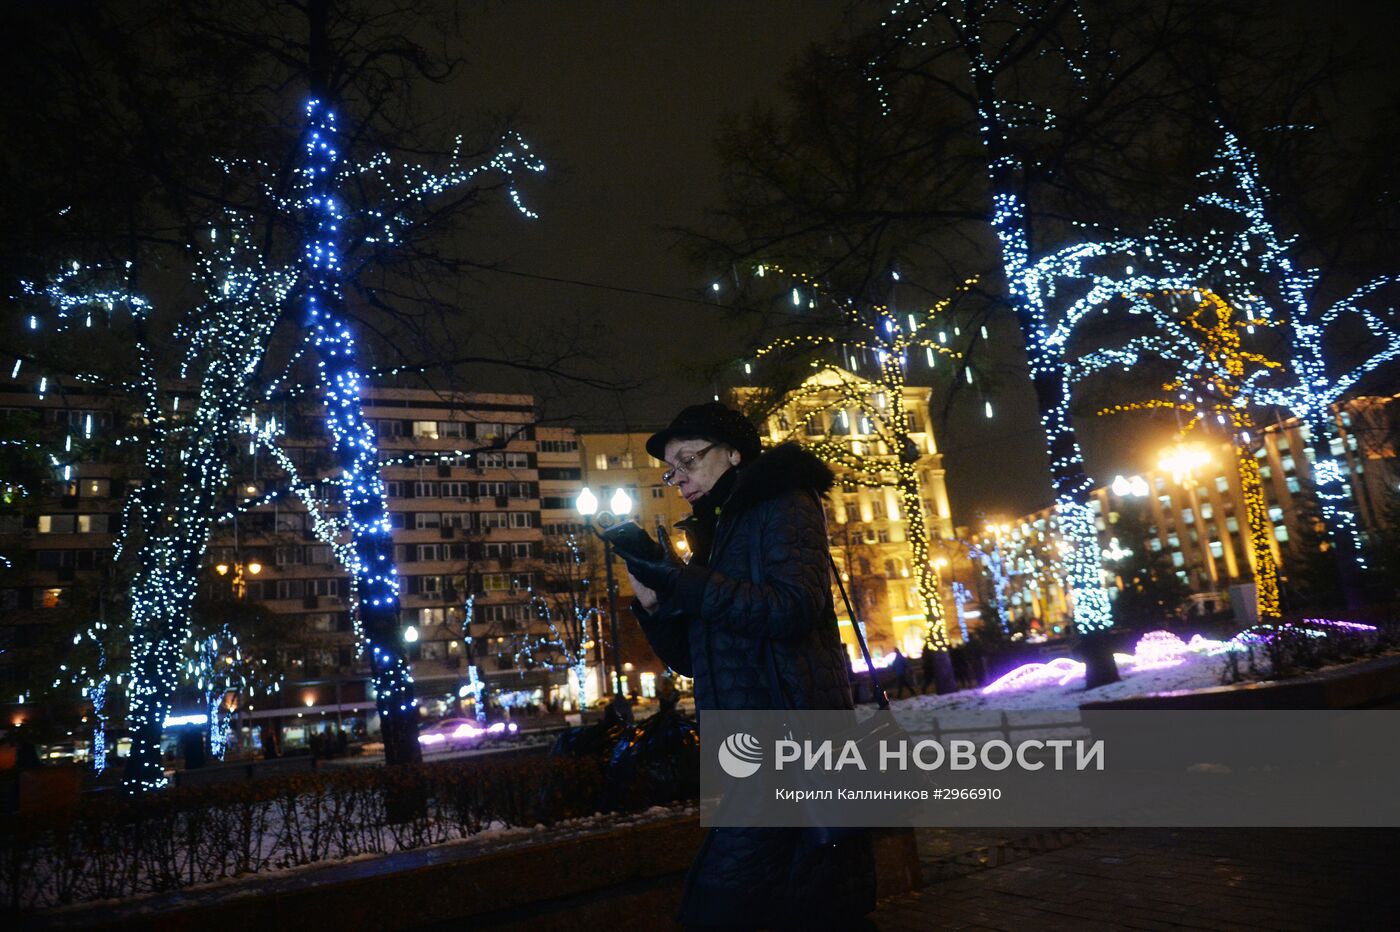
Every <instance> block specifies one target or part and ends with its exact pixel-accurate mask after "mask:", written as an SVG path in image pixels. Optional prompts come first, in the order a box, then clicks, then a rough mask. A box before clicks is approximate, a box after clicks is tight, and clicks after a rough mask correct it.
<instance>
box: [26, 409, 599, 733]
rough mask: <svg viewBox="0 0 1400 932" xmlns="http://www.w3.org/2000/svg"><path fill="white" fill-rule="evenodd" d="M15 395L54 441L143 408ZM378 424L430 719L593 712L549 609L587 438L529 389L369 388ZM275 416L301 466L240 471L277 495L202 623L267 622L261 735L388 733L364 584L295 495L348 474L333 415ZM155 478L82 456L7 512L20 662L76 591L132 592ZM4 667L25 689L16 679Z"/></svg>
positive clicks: (233, 493) (240, 521) (239, 542)
mask: <svg viewBox="0 0 1400 932" xmlns="http://www.w3.org/2000/svg"><path fill="white" fill-rule="evenodd" d="M0 390H3V391H5V395H4V396H3V398H4V400H0V419H3V420H4V421H5V422H6V424H7V425H8V428H9V433H11V434H15V435H19V434H23V433H25V432H30V433H34V434H35V435H36V436H37V435H43V436H44V437H45V438H46V439H47V440H48V442H54V441H55V440H58V441H59V442H61V440H62V434H63V433H64V432H65V431H67V432H75V433H77V435H79V436H82V435H83V433H84V432H86V433H87V434H88V435H89V436H91V435H93V434H94V433H95V432H99V431H110V430H112V429H113V428H114V426H117V425H120V424H121V423H122V422H123V419H124V418H129V417H131V416H132V414H131V413H130V412H126V411H123V410H122V408H121V399H116V400H113V399H108V398H104V397H101V396H93V397H87V396H84V395H82V394H78V393H75V392H73V391H67V392H66V393H64V394H62V395H60V394H58V393H54V394H49V395H47V396H39V395H38V394H36V393H35V392H34V391H33V387H32V386H28V385H20V384H18V383H6V384H3V385H0ZM364 413H365V417H366V418H367V419H368V420H369V421H370V422H371V424H372V426H373V427H374V429H375V431H376V433H377V437H378V443H379V449H380V457H381V462H382V463H384V466H383V468H382V476H383V479H384V483H385V491H386V498H387V506H388V511H389V518H390V522H391V525H392V528H393V537H394V546H395V560H396V563H397V566H398V572H399V577H400V584H401V606H402V610H401V615H400V622H401V627H402V632H403V637H404V643H405V649H406V652H407V654H408V657H409V659H410V662H411V666H412V672H413V677H414V680H415V683H416V691H417V694H418V696H419V699H420V702H421V704H422V705H423V707H424V709H425V714H428V715H432V716H436V715H444V714H473V713H475V712H476V710H477V709H476V706H477V703H478V702H480V703H481V704H482V707H483V708H484V709H486V710H488V711H489V712H490V714H493V715H496V714H503V713H504V709H507V708H511V707H519V706H523V705H536V706H540V707H551V708H555V709H559V710H564V711H567V710H571V709H575V708H577V707H578V706H579V704H580V703H581V702H583V701H584V700H585V699H586V698H587V697H586V696H584V695H581V694H580V693H581V690H580V688H579V684H578V683H577V681H576V680H577V678H576V677H572V678H571V676H570V670H569V665H568V664H567V663H564V662H562V660H563V656H562V653H561V651H559V650H554V649H551V644H552V642H554V641H557V640H558V638H557V637H556V633H557V630H558V626H555V625H551V624H550V619H549V618H548V617H546V615H545V614H544V613H542V611H541V610H540V607H539V603H540V601H541V600H542V599H543V597H544V596H546V595H548V594H549V593H550V591H551V589H552V588H555V587H557V584H558V580H557V574H556V572H555V569H556V567H554V566H553V565H552V564H551V563H550V562H549V561H548V560H547V559H546V552H547V549H548V548H547V541H552V540H555V539H558V538H560V537H563V536H567V535H568V534H573V533H576V532H577V531H578V530H579V528H578V525H577V521H578V519H577V516H576V515H575V514H572V513H571V510H570V509H571V506H572V501H573V499H574V498H576V497H577V490H578V489H579V488H581V478H582V466H581V463H580V460H579V452H578V449H579V446H578V441H577V438H576V437H574V436H573V435H572V434H571V433H570V432H568V431H564V430H559V429H545V428H537V427H536V425H535V405H534V399H533V398H532V397H531V396H528V395H504V394H488V393H470V394H463V393H450V392H437V391H426V390H419V389H398V388H377V389H371V390H369V391H367V393H366V395H365V398H364ZM263 416H264V417H266V416H275V417H277V419H278V421H279V422H280V424H281V425H282V430H283V431H284V434H283V437H282V442H281V447H282V449H283V451H284V453H285V455H284V456H283V457H279V458H274V459H269V458H267V457H266V456H265V455H263V454H261V453H258V452H254V453H240V455H239V456H238V458H237V459H236V460H235V462H234V464H233V467H232V477H233V488H232V489H230V497H231V499H236V500H245V499H250V498H251V499H260V500H263V501H264V502H265V503H264V504H261V505H258V506H257V507H254V508H251V509H250V510H247V511H243V512H241V513H239V514H238V515H237V516H236V518H234V519H233V520H230V521H228V522H226V523H224V524H223V525H221V526H220V527H219V528H218V529H217V530H216V531H215V533H214V536H213V538H212V539H211V542H210V546H209V548H208V551H207V554H206V558H205V567H204V571H203V574H202V577H201V581H200V587H201V595H200V599H199V600H198V602H197V609H196V611H197V612H200V613H204V614H207V615H209V616H220V615H227V614H229V613H230V609H228V608H227V607H221V606H227V605H229V604H231V603H232V604H236V605H237V606H241V607H240V608H238V610H237V612H235V614H237V613H241V614H242V615H244V616H248V617H249V618H252V621H250V622H249V623H255V624H256V625H257V631H258V632H259V633H261V635H262V637H261V638H257V639H253V640H250V641H249V642H248V645H249V649H250V650H253V651H258V650H263V651H264V652H265V653H266V654H267V656H266V660H267V662H268V664H269V665H270V666H271V667H273V668H274V669H276V670H279V671H280V672H281V673H282V675H283V683H282V687H281V689H280V690H278V691H276V692H274V693H272V694H269V695H259V696H256V697H244V698H243V700H242V704H241V707H240V708H239V709H238V723H239V725H240V726H241V727H242V729H243V737H244V739H245V740H247V741H250V742H261V741H262V740H273V737H272V736H273V734H275V735H276V736H278V737H280V738H281V740H283V741H285V742H287V743H289V744H291V745H293V746H295V745H296V744H299V743H301V742H304V741H307V740H309V739H310V738H311V736H312V735H313V734H315V733H316V732H318V731H326V730H331V729H337V728H343V729H346V730H349V731H356V732H365V733H370V732H373V731H375V730H376V729H377V716H376V715H375V712H374V707H375V699H374V695H373V692H372V689H371V687H370V684H369V676H368V667H367V664H366V663H365V662H364V659H363V658H362V657H361V656H360V650H359V648H360V644H359V638H358V636H357V634H356V632H355V631H354V622H353V618H352V612H351V604H350V600H351V596H352V593H351V587H350V580H349V578H348V577H347V574H346V571H345V569H344V567H343V566H342V565H341V564H340V563H339V562H338V561H337V559H336V557H335V552H334V548H333V547H332V545H331V543H332V542H330V541H327V540H325V539H323V535H321V534H318V533H317V529H316V527H315V521H314V520H313V519H312V516H311V515H310V514H309V513H308V512H307V509H306V508H305V507H304V506H303V505H302V504H301V503H300V502H299V501H298V500H297V499H296V498H295V497H294V496H282V495H279V494H278V490H279V489H284V488H285V487H286V486H287V485H288V480H289V478H290V477H289V472H294V473H296V474H297V475H298V476H300V477H301V478H302V479H303V480H305V479H313V480H314V479H317V478H326V477H328V476H330V474H331V473H330V466H331V463H330V457H329V452H328V443H327V438H326V434H325V425H324V422H323V420H322V419H321V417H320V415H319V412H318V410H317V407H316V406H315V405H308V406H306V407H305V409H298V408H297V407H296V406H294V405H288V406H282V407H279V409H278V410H276V411H269V412H263ZM541 432H542V433H543V436H541ZM140 475H141V473H140V467H139V464H138V463H128V462H121V461H102V462H83V463H81V464H80V465H78V466H77V467H75V468H73V469H71V470H70V475H69V476H68V477H66V478H64V479H62V480H61V481H59V482H58V483H56V484H54V485H53V486H52V488H51V491H52V494H51V495H47V496H43V497H39V498H37V499H35V498H31V499H30V501H31V502H32V503H33V504H32V505H31V506H30V507H28V508H27V509H26V513H23V514H21V513H18V512H15V513H10V514H5V515H0V545H3V548H4V554H5V555H6V558H7V560H8V561H9V563H10V565H9V566H6V567H3V568H2V569H3V573H0V608H3V612H0V640H3V642H4V644H5V645H7V653H8V654H9V658H7V659H19V658H22V657H24V656H26V655H27V654H26V651H28V650H29V649H30V648H34V649H38V648H39V647H41V646H42V645H43V644H45V643H46V638H47V635H46V632H52V631H54V630H58V628H59V627H61V626H60V625H57V624H56V622H58V621H60V619H66V616H67V615H68V614H71V613H72V612H73V611H75V610H77V609H75V606H76V605H77V604H78V603H79V601H80V600H79V599H78V598H76V596H77V595H78V594H80V593H88V592H91V591H100V590H101V589H102V587H103V586H107V587H111V586H113V585H115V582H114V578H113V576H112V568H113V565H112V560H113V557H112V554H113V548H114V544H115V543H116V541H117V535H118V533H119V531H120V521H121V511H122V506H123V502H124V499H125V496H126V493H127V490H128V489H130V488H131V487H133V486H134V485H136V484H139V482H140V481H141V480H140ZM45 481H46V482H49V481H51V479H45ZM109 595H110V593H109ZM87 601H88V602H90V601H91V600H90V599H88V600H87ZM85 604H86V603H85ZM251 607H256V612H253V613H251V614H250V612H249V611H247V610H246V608H251ZM71 621H72V620H71V619H67V622H68V623H71ZM554 646H557V645H554ZM573 646H577V645H573ZM595 666H596V663H595ZM0 668H4V669H5V676H6V679H7V684H6V685H7V686H12V687H13V688H11V689H10V690H9V691H10V692H14V693H18V691H19V690H20V689H22V688H23V687H22V686H21V685H20V681H19V680H17V679H15V678H14V676H11V675H10V674H11V673H13V672H14V671H13V668H9V667H8V665H3V664H0ZM592 676H593V678H594V679H599V677H598V676H597V675H596V673H595V674H593V675H592ZM585 691H586V686H585ZM7 698H8V697H7ZM10 702H11V705H12V706H14V705H18V704H17V703H14V700H13V699H11V700H10ZM26 714H28V713H26V712H25V711H23V710H20V711H17V712H16V711H12V712H11V716H12V718H13V717H14V716H19V717H20V718H21V719H22V718H23V717H24V715H26Z"/></svg>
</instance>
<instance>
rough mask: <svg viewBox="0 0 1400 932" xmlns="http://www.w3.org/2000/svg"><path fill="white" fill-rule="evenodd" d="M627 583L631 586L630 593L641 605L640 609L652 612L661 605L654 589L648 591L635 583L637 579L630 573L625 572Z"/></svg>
mask: <svg viewBox="0 0 1400 932" xmlns="http://www.w3.org/2000/svg"><path fill="white" fill-rule="evenodd" d="M627 582H628V583H630V584H631V586H632V592H633V594H635V595H636V596H637V601H638V602H640V603H641V604H642V608H643V609H645V610H646V611H647V612H654V611H656V609H657V608H658V607H659V606H660V605H661V599H660V598H658V597H657V595H656V590H655V589H648V588H647V587H646V586H643V585H642V584H641V583H639V582H637V577H635V576H633V575H632V571H631V570H628V571H627Z"/></svg>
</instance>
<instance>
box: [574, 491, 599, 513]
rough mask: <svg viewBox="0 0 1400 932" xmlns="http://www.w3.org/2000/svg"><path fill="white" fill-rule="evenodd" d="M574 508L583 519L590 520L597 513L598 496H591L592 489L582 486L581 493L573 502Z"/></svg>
mask: <svg viewBox="0 0 1400 932" xmlns="http://www.w3.org/2000/svg"><path fill="white" fill-rule="evenodd" d="M574 507H575V508H576V509H578V513H579V514H581V515H583V516H584V517H585V518H591V517H593V516H594V515H595V514H597V513H598V496H596V495H594V494H593V490H592V489H590V488H588V487H587V486H584V487H583V491H582V492H580V493H579V495H578V498H577V499H575V500H574Z"/></svg>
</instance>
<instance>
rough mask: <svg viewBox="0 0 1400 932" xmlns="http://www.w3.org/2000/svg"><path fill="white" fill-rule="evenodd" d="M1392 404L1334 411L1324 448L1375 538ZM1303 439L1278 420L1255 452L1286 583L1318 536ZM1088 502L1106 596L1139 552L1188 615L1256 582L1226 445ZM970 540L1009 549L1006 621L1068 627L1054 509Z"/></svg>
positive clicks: (1124, 480) (1384, 504) (1391, 441)
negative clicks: (1185, 593) (1163, 572)
mask: <svg viewBox="0 0 1400 932" xmlns="http://www.w3.org/2000/svg"><path fill="white" fill-rule="evenodd" d="M1396 401H1397V399H1396V398H1385V397H1363V398H1358V399H1355V400H1353V401H1351V402H1348V403H1347V404H1346V405H1345V406H1344V407H1343V408H1342V409H1341V410H1340V411H1339V412H1338V414H1337V425H1338V431H1339V436H1338V438H1337V439H1336V440H1334V442H1333V449H1332V451H1331V452H1332V454H1333V455H1335V456H1337V457H1339V458H1340V459H1342V460H1343V461H1344V463H1345V464H1346V467H1347V471H1348V475H1349V476H1350V479H1351V489H1352V495H1353V507H1354V508H1355V512H1356V515H1357V517H1358V520H1359V522H1360V525H1361V527H1362V529H1363V533H1374V531H1375V530H1376V529H1378V528H1379V527H1380V526H1381V525H1382V524H1383V523H1384V522H1385V521H1386V515H1387V509H1388V505H1389V503H1390V502H1393V501H1394V496H1395V495H1396V490H1397V483H1400V468H1397V463H1400V460H1397V458H1396V449H1395V443H1396V437H1397V432H1396V430H1395V423H1394V422H1395V418H1396V416H1397V414H1400V404H1396ZM1307 439H1308V435H1307V427H1306V425H1301V424H1299V423H1298V422H1296V421H1284V422H1280V423H1277V424H1274V425H1270V426H1269V427H1268V428H1266V429H1264V430H1263V431H1261V432H1260V433H1259V436H1258V437H1257V441H1258V442H1257V445H1256V449H1255V454H1254V455H1255V458H1256V459H1257V460H1258V463H1259V473H1260V478H1261V480H1262V482H1263V491H1264V497H1265V502H1266V505H1267V508H1268V515H1269V519H1270V521H1271V523H1272V530H1271V539H1270V543H1269V546H1270V550H1271V551H1272V552H1273V556H1274V559H1275V560H1276V561H1277V562H1278V564H1279V567H1280V573H1281V574H1282V575H1283V577H1285V581H1286V577H1287V575H1288V571H1289V567H1290V565H1292V566H1296V565H1298V563H1299V561H1300V559H1301V557H1302V554H1301V553H1300V547H1303V546H1307V541H1309V540H1311V539H1313V538H1314V537H1315V534H1316V529H1315V528H1313V527H1308V525H1309V524H1311V523H1313V522H1314V521H1315V516H1314V512H1313V510H1312V509H1311V507H1310V504H1309V501H1308V497H1307V493H1308V490H1309V488H1310V487H1311V485H1312V481H1313V464H1312V460H1311V458H1310V457H1309V456H1308V455H1307V452H1308V451H1307V447H1306V442H1307ZM1090 505H1091V507H1092V508H1093V510H1094V513H1095V515H1096V519H1097V522H1098V528H1099V535H1100V541H1099V542H1100V545H1101V546H1102V548H1103V557H1104V563H1105V566H1106V567H1107V568H1108V569H1107V572H1108V578H1107V579H1106V584H1107V585H1108V586H1109V588H1110V594H1114V593H1115V592H1116V590H1117V589H1120V588H1121V580H1119V579H1117V578H1116V574H1115V573H1114V572H1113V569H1114V567H1115V565H1116V564H1120V563H1122V562H1123V561H1124V560H1126V559H1127V558H1128V557H1129V556H1130V555H1131V551H1132V550H1134V549H1136V548H1139V547H1145V548H1147V550H1149V551H1151V552H1152V553H1154V554H1160V555H1161V557H1162V559H1163V560H1164V561H1165V562H1166V564H1167V566H1168V567H1169V568H1170V571H1171V572H1173V573H1175V575H1176V576H1177V578H1178V579H1179V580H1180V581H1181V582H1182V583H1183V584H1184V585H1185V586H1186V587H1188V588H1189V589H1190V591H1191V593H1192V595H1191V600H1190V610H1193V611H1200V612H1213V611H1219V610H1222V609H1224V608H1225V607H1226V606H1227V605H1230V604H1231V602H1232V598H1231V589H1232V587H1239V586H1248V584H1249V583H1250V581H1251V580H1252V579H1253V575H1254V553H1253V550H1252V548H1251V546H1250V538H1249V528H1248V525H1247V521H1246V508H1245V497H1244V490H1243V489H1242V488H1241V486H1240V480H1239V474H1238V471H1237V469H1236V468H1235V461H1234V452H1233V448H1232V446H1231V444H1230V442H1229V441H1228V440H1223V439H1222V440H1218V441H1216V442H1214V443H1210V444H1205V443H1202V444H1194V445H1190V446H1187V447H1183V448H1174V449H1172V450H1170V451H1165V452H1164V455H1163V457H1162V459H1161V460H1160V464H1159V466H1158V468H1156V469H1152V470H1148V471H1146V472H1144V473H1142V474H1141V475H1136V476H1119V477H1116V478H1115V480H1114V481H1113V482H1111V483H1109V484H1107V485H1104V486H1101V487H1099V488H1096V489H1094V491H1093V493H1092V500H1091V502H1090ZM1125 519H1127V520H1125ZM1125 526H1127V527H1134V528H1140V529H1141V532H1140V534H1136V533H1135V534H1133V535H1132V537H1131V539H1130V537H1129V535H1127V534H1125V533H1124V532H1123V530H1122V528H1123V527H1125ZM974 539H975V540H976V541H977V542H978V543H979V544H980V545H982V546H983V547H984V548H985V549H987V550H988V551H991V550H992V549H993V548H994V547H998V546H999V547H1001V548H1002V549H1003V550H1004V552H1005V554H1006V560H1005V563H1006V565H1007V567H1008V571H1009V576H1010V578H1009V582H1008V586H1007V588H1008V593H1007V603H1008V610H1009V612H1010V617H1011V619H1013V620H1014V621H1016V622H1018V623H1023V624H1031V625H1034V626H1035V627H1037V628H1043V629H1044V630H1045V631H1046V632H1047V633H1052V634H1053V633H1055V630H1056V629H1057V628H1058V629H1061V630H1065V629H1067V626H1068V625H1069V623H1070V622H1069V618H1070V609H1071V606H1070V604H1069V602H1068V599H1067V596H1066V591H1065V587H1064V585H1063V582H1062V579H1061V575H1060V572H1059V560H1058V556H1057V555H1058V553H1059V552H1060V548H1061V547H1062V546H1063V545H1062V543H1061V539H1060V536H1059V532H1058V529H1057V527H1056V522H1055V515H1054V511H1053V509H1050V508H1047V509H1043V510H1041V511H1038V512H1035V513H1033V514H1029V515H1025V516H1022V517H1020V518H1017V519H1015V520H1011V521H1007V522H1003V523H1000V524H993V525H992V526H990V527H988V528H986V529H983V530H981V531H980V532H979V533H978V534H976V535H974ZM1250 591H1251V590H1249V589H1245V590H1236V592H1237V594H1236V596H1235V598H1234V600H1233V601H1238V602H1241V603H1247V602H1248V597H1247V596H1248V593H1249V592H1250ZM1285 598H1287V586H1285ZM1234 608H1235V610H1236V613H1237V615H1238V614H1239V613H1240V612H1241V611H1245V613H1246V615H1247V613H1248V612H1247V608H1246V606H1245V605H1244V604H1241V605H1235V606H1234ZM1286 608H1287V605H1286V604H1285V609H1286Z"/></svg>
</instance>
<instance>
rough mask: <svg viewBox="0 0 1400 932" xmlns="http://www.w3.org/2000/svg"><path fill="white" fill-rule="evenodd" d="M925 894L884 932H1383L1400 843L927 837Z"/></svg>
mask: <svg viewBox="0 0 1400 932" xmlns="http://www.w3.org/2000/svg"><path fill="white" fill-rule="evenodd" d="M919 841H920V852H921V855H922V859H923V861H924V877H925V881H926V883H927V885H926V886H925V887H924V888H923V889H922V890H919V891H916V892H914V893H909V894H904V895H902V896H897V897H891V898H889V899H887V900H884V901H883V902H881V904H880V906H879V908H878V910H877V911H876V913H875V915H874V919H875V921H876V922H877V923H878V925H879V927H880V929H881V930H882V932H895V930H905V929H908V930H913V929H918V930H931V929H938V930H943V929H999V930H1000V929H1004V930H1016V932H1026V930H1041V929H1050V930H1053V929H1065V930H1075V932H1093V930H1111V929H1177V930H1179V929H1211V930H1241V932H1244V930H1255V929H1272V930H1298V932H1307V930H1314V929H1347V930H1364V929H1389V928H1395V927H1396V924H1397V919H1396V910H1397V908H1398V907H1400V883H1397V880H1396V878H1397V872H1396V868H1397V867H1400V830H1390V829H1111V830H1096V831H1089V830H1085V831H1062V832H1039V833H1035V834H1029V835H1027V834H1024V833H1017V832H1015V831H1012V830H999V831H998V830H988V831H986V832H982V833H978V832H972V831H951V830H940V829H921V830H920V839H919Z"/></svg>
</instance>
